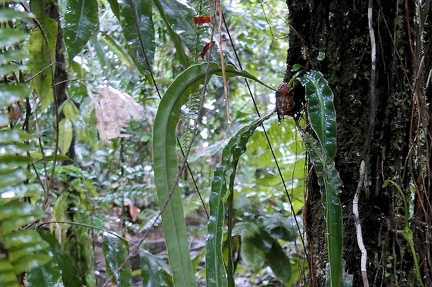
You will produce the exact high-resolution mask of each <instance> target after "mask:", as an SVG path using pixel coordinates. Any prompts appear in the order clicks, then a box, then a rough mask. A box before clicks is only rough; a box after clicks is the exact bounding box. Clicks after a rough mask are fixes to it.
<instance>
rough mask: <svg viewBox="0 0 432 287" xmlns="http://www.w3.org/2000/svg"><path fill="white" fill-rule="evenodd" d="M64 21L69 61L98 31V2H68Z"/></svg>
mask: <svg viewBox="0 0 432 287" xmlns="http://www.w3.org/2000/svg"><path fill="white" fill-rule="evenodd" d="M64 19H65V27H64V42H65V47H66V49H67V51H68V54H69V61H71V60H72V59H73V58H74V57H75V56H76V55H77V54H78V53H79V52H81V50H82V48H84V46H85V45H86V44H87V42H88V41H89V39H90V37H91V36H92V35H93V34H94V33H95V32H97V31H98V30H99V15H98V2H97V1H94V0H68V1H67V7H66V13H65V15H64Z"/></svg>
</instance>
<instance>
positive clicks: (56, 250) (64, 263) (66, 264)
mask: <svg viewBox="0 0 432 287" xmlns="http://www.w3.org/2000/svg"><path fill="white" fill-rule="evenodd" d="M39 234H40V236H41V237H42V239H43V240H45V241H46V242H48V243H49V245H50V251H51V252H50V255H51V257H52V259H53V260H52V262H55V263H56V265H57V266H56V268H58V269H59V270H61V277H62V279H63V284H64V287H81V286H82V281H81V279H80V277H79V276H78V271H77V269H76V267H75V265H74V264H73V263H72V261H71V259H70V257H69V255H68V254H66V252H64V251H63V250H62V249H61V246H60V244H59V242H58V241H57V238H55V236H54V235H52V234H51V233H49V232H48V231H46V230H40V231H39ZM48 265H49V264H47V265H44V266H47V268H48ZM51 268H54V267H51ZM48 271H49V270H47V272H48ZM53 271H55V270H53ZM34 286H35V287H36V286H43V285H34ZM45 286H51V285H45Z"/></svg>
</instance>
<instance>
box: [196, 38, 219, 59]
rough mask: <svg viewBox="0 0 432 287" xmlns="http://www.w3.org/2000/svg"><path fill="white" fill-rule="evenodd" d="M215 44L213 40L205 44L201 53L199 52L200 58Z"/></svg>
mask: <svg viewBox="0 0 432 287" xmlns="http://www.w3.org/2000/svg"><path fill="white" fill-rule="evenodd" d="M215 44H216V42H215V41H211V42H209V43H207V44H205V46H204V48H203V49H202V51H201V54H200V56H201V59H203V60H204V56H205V54H207V52H208V51H209V50H210V49H211V48H212V47H213V46H214V45H215Z"/></svg>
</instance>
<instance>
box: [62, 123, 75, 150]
mask: <svg viewBox="0 0 432 287" xmlns="http://www.w3.org/2000/svg"><path fill="white" fill-rule="evenodd" d="M72 137H73V127H72V122H71V121H70V120H69V119H62V120H61V121H60V123H59V148H60V151H61V153H62V154H63V155H65V154H66V153H67V152H68V151H69V148H70V146H71V143H72Z"/></svg>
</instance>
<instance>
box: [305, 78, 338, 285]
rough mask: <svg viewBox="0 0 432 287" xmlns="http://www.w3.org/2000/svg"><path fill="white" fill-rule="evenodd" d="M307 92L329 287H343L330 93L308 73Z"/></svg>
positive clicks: (309, 146) (320, 80) (307, 139)
mask: <svg viewBox="0 0 432 287" xmlns="http://www.w3.org/2000/svg"><path fill="white" fill-rule="evenodd" d="M299 81H300V82H301V83H302V84H303V85H304V86H305V88H306V98H307V100H308V105H307V109H308V116H309V122H310V124H311V127H312V129H313V130H314V132H315V134H316V136H317V138H318V140H316V139H315V138H313V137H312V136H311V135H305V143H306V147H307V149H308V151H309V154H310V159H311V162H312V163H313V165H314V167H315V170H316V173H317V175H318V183H319V184H320V186H321V188H322V189H323V190H322V197H323V202H324V204H325V209H326V228H327V232H326V234H327V249H328V257H329V265H330V268H329V274H327V278H329V282H330V286H331V287H339V286H341V284H342V274H343V260H342V251H343V241H342V239H343V221H342V206H341V202H340V198H339V195H338V193H339V187H340V185H341V180H340V177H339V173H338V171H337V170H336V168H335V166H334V162H333V159H334V157H335V155H336V111H335V108H334V104H333V92H332V91H331V89H330V87H329V86H328V83H327V81H326V80H325V79H324V78H323V75H322V74H321V73H320V72H315V71H311V72H308V73H306V75H305V76H303V77H301V78H299Z"/></svg>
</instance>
